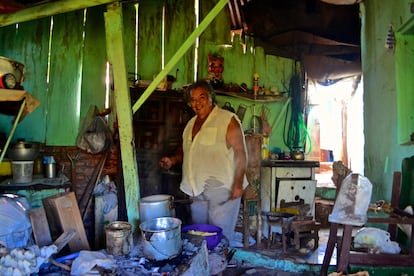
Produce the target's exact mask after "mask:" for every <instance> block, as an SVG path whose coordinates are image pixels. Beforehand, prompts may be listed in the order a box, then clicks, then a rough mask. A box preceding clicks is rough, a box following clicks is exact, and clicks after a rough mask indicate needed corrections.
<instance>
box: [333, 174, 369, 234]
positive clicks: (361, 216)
mask: <svg viewBox="0 0 414 276" xmlns="http://www.w3.org/2000/svg"><path fill="white" fill-rule="evenodd" d="M371 194H372V184H371V182H370V181H369V180H368V178H366V177H364V176H362V175H359V174H350V175H348V176H347V177H346V178H345V179H344V180H343V181H342V185H341V188H340V190H339V194H338V195H337V197H336V200H335V205H334V207H333V210H332V213H331V214H330V215H329V222H334V223H340V224H346V225H355V226H362V225H364V224H365V223H366V222H367V219H368V218H367V211H368V207H369V203H370V201H371Z"/></svg>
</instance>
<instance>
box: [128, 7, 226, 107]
mask: <svg viewBox="0 0 414 276" xmlns="http://www.w3.org/2000/svg"><path fill="white" fill-rule="evenodd" d="M228 1H229V0H220V1H219V2H218V3H217V4H216V5H215V6H214V8H212V9H211V11H210V12H209V13H208V14H207V15H206V17H205V18H204V19H203V21H202V22H201V23H200V25H199V26H198V27H197V28H196V29H195V30H194V31H193V32H192V33H191V34H190V36H189V37H188V38H187V40H186V41H185V42H184V43H183V45H182V46H181V47H180V48H179V49H178V50H177V52H176V53H175V55H174V56H173V57H172V58H171V59H170V61H169V62H168V63H167V65H165V68H164V69H163V70H162V71H161V72H160V73H159V74H158V75H157V76H156V77H155V79H154V80H153V81H152V82H151V84H150V85H149V86H148V87H147V89H145V91H144V93H143V94H142V95H141V97H140V98H139V99H138V100H137V101H136V103H135V104H134V105H133V106H132V112H133V113H135V112H136V111H137V110H138V109H139V108H140V107H141V105H142V104H143V103H144V102H145V101H146V100H147V99H148V97H149V96H150V95H151V93H152V92H154V90H155V88H156V87H157V86H158V84H159V83H160V82H161V81H162V80H163V79H164V78H165V77H166V76H167V74H168V73H169V72H170V71H171V69H172V68H173V67H174V66H175V65H176V64H177V62H178V61H179V60H180V59H181V58H182V56H183V55H184V54H185V53H186V52H187V50H188V49H189V48H190V47H191V46H192V45H193V44H194V42H195V40H196V39H197V37H199V36H200V35H201V34H202V33H203V32H204V30H205V29H206V28H207V27H208V25H210V23H211V22H212V21H213V20H214V18H216V16H217V15H218V14H219V13H220V11H221V10H222V9H223V8H224V7H225V6H226V5H227V2H228Z"/></svg>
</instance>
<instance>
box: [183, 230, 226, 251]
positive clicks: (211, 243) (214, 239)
mask: <svg viewBox="0 0 414 276" xmlns="http://www.w3.org/2000/svg"><path fill="white" fill-rule="evenodd" d="M190 230H194V231H200V232H208V233H216V234H215V235H211V236H203V237H204V238H205V239H206V242H207V248H208V249H209V250H212V249H214V247H216V245H217V244H218V243H219V242H220V240H221V238H222V237H223V229H221V228H220V227H218V226H215V225H212V224H192V225H187V226H184V227H183V228H182V229H181V232H182V233H187V232H188V231H190Z"/></svg>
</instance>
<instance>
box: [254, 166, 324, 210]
mask: <svg viewBox="0 0 414 276" xmlns="http://www.w3.org/2000/svg"><path fill="white" fill-rule="evenodd" d="M316 167H319V162H317V161H305V160H301V161H292V160H286V161H285V160H283V161H272V162H270V161H266V162H264V163H263V164H262V168H261V185H262V187H261V188H262V192H261V199H262V210H263V211H274V210H275V209H276V208H280V202H281V201H282V200H284V201H285V202H298V203H299V202H300V201H301V200H303V202H304V203H305V204H309V205H310V207H311V208H310V211H309V213H308V215H310V216H314V210H315V191H316V180H315V168H316Z"/></svg>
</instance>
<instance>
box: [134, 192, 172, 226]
mask: <svg viewBox="0 0 414 276" xmlns="http://www.w3.org/2000/svg"><path fill="white" fill-rule="evenodd" d="M139 217H140V219H141V222H144V221H147V220H149V219H152V218H159V217H175V209H174V197H173V196H171V195H164V194H161V195H152V196H147V197H143V198H141V200H140V202H139Z"/></svg>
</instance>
